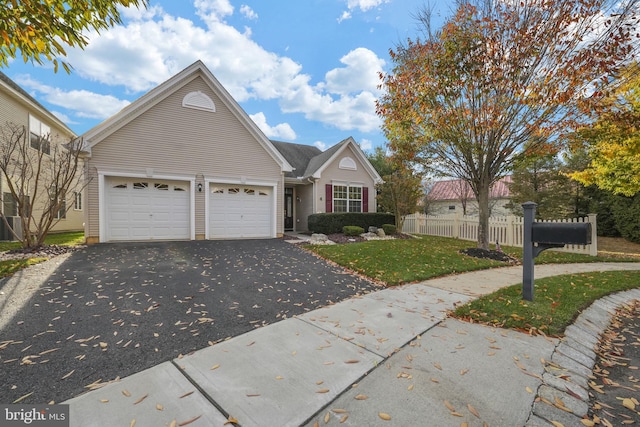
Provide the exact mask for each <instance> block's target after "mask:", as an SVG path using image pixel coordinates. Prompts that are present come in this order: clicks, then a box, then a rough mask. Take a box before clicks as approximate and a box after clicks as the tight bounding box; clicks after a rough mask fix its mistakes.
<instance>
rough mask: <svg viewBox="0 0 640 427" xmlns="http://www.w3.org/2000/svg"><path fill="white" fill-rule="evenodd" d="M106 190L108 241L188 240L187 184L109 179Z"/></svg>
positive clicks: (180, 182)
mask: <svg viewBox="0 0 640 427" xmlns="http://www.w3.org/2000/svg"><path fill="white" fill-rule="evenodd" d="M106 187H107V189H106V201H107V205H106V228H107V240H110V241H111V240H154V239H155V240H175V239H189V238H190V235H191V233H190V226H189V224H190V215H189V204H190V203H189V200H190V196H189V183H188V182H184V181H160V180H149V179H131V178H108V179H107V180H106Z"/></svg>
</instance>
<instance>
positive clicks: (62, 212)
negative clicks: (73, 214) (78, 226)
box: [56, 200, 67, 219]
mask: <svg viewBox="0 0 640 427" xmlns="http://www.w3.org/2000/svg"><path fill="white" fill-rule="evenodd" d="M66 218H67V201H66V200H62V202H61V203H60V209H58V212H56V219H66Z"/></svg>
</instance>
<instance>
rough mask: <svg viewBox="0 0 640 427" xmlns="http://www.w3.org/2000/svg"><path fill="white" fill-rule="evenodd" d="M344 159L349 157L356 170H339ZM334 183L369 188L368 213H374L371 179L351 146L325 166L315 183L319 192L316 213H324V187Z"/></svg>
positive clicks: (373, 191) (374, 203)
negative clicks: (354, 163)
mask: <svg viewBox="0 0 640 427" xmlns="http://www.w3.org/2000/svg"><path fill="white" fill-rule="evenodd" d="M345 157H351V158H352V159H353V160H354V161H355V162H356V170H347V169H340V167H339V165H340V160H342V159H343V158H345ZM334 182H343V183H347V184H361V185H362V186H363V187H367V188H369V212H375V211H376V201H375V195H376V188H375V183H374V182H373V179H372V178H371V176H370V175H369V173H368V172H367V171H366V169H365V168H364V166H363V165H362V163H361V162H360V161H359V159H358V157H357V156H356V154H355V152H354V151H353V149H352V148H351V146H349V147H347V149H346V150H345V151H344V152H343V153H342V154H341V155H340V156H338V157H337V158H336V159H335V160H334V161H333V162H331V163H330V164H328V165H327V167H326V168H325V169H324V170H323V171H322V176H321V178H320V179H319V180H318V182H317V186H318V188H319V191H318V192H317V194H316V197H317V199H316V209H317V211H318V212H325V201H324V197H325V190H324V189H325V185H326V184H333V183H334Z"/></svg>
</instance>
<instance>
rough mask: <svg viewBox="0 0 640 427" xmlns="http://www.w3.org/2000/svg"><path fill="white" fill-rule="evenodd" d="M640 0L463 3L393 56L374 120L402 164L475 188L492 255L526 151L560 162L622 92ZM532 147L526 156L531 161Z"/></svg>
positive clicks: (481, 241) (425, 15) (426, 18)
mask: <svg viewBox="0 0 640 427" xmlns="http://www.w3.org/2000/svg"><path fill="white" fill-rule="evenodd" d="M639 3H640V0H622V1H621V2H620V1H619V0H523V1H518V0H515V1H500V0H496V1H492V0H470V1H461V2H459V3H458V5H457V9H456V10H455V13H454V14H453V15H452V16H451V17H450V18H449V19H448V20H447V21H446V22H445V24H444V25H443V26H442V28H441V29H439V30H438V31H432V30H431V21H430V18H431V17H430V12H429V11H428V10H426V9H424V10H422V11H421V12H420V13H419V15H418V17H419V20H420V23H421V25H422V26H423V30H424V31H423V35H422V37H418V38H416V39H415V40H408V41H407V42H405V43H403V44H401V45H399V46H397V47H396V48H395V50H392V51H391V58H392V60H393V62H394V68H393V70H392V71H391V72H390V73H389V74H386V75H382V76H381V79H382V87H383V89H384V90H385V94H384V95H383V96H382V97H381V98H380V99H379V100H378V103H377V113H378V114H379V115H380V116H381V118H382V119H383V130H384V131H385V134H386V136H387V138H388V140H389V145H390V148H391V150H392V151H393V152H394V154H395V155H398V156H400V157H401V158H404V159H406V160H408V161H411V162H414V163H416V164H420V165H421V166H422V167H424V168H426V169H427V170H430V171H432V172H436V173H439V174H440V175H448V176H455V177H458V178H461V179H463V180H466V181H467V182H468V183H469V184H470V186H471V189H472V191H473V193H474V195H475V197H476V199H477V201H478V205H479V220H480V227H479V233H478V247H481V248H485V249H488V248H489V236H488V225H489V189H490V187H491V185H492V184H493V183H494V182H495V181H496V180H498V179H500V178H501V177H502V176H504V175H505V174H507V173H508V171H509V169H510V168H511V166H512V164H513V161H514V160H515V159H517V158H518V157H523V156H524V157H526V156H527V154H528V150H530V151H531V152H534V153H536V154H539V153H540V152H545V151H546V152H553V151H557V150H559V148H560V147H559V142H558V141H561V140H562V138H559V137H560V136H561V135H563V134H565V133H566V132H568V131H570V130H571V129H574V128H576V127H578V126H580V125H581V124H583V123H586V122H588V121H589V120H590V114H591V113H593V112H597V111H599V109H600V108H601V107H602V105H601V104H602V103H600V99H601V98H602V97H603V96H604V94H606V93H608V92H609V91H611V90H613V88H612V87H611V86H612V85H615V84H620V83H621V79H620V78H619V77H620V75H619V74H620V69H621V68H622V67H623V66H624V65H625V64H626V63H628V62H629V61H630V59H631V58H633V56H634V53H635V52H636V46H635V45H634V43H636V37H637V31H638V28H640V27H639V26H638V25H637V24H638V13H637V12H638V6H639ZM525 147H526V150H525Z"/></svg>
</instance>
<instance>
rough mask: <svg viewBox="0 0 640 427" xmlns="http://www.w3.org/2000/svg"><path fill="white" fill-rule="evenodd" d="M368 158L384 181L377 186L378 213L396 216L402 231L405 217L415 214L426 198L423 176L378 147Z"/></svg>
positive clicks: (397, 224) (397, 223) (399, 228)
mask: <svg viewBox="0 0 640 427" xmlns="http://www.w3.org/2000/svg"><path fill="white" fill-rule="evenodd" d="M367 158H368V159H369V161H370V162H371V164H372V165H373V167H374V168H375V169H376V171H377V172H378V174H379V175H380V176H381V177H382V180H383V183H382V184H378V185H377V186H376V190H377V192H378V194H377V199H376V200H377V204H378V211H380V212H390V213H392V214H394V215H395V217H396V224H395V225H396V227H397V229H398V231H400V230H402V225H403V223H404V216H406V215H409V214H412V213H415V212H416V211H417V210H418V202H419V201H420V200H421V199H422V198H423V197H424V192H423V187H422V175H421V174H419V173H417V172H416V171H414V170H413V169H411V168H409V167H408V166H407V165H406V164H403V163H402V162H397V161H395V160H394V159H393V158H391V157H389V156H388V155H387V153H386V152H385V150H384V149H383V148H382V147H376V149H375V151H374V152H373V153H371V154H367Z"/></svg>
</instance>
